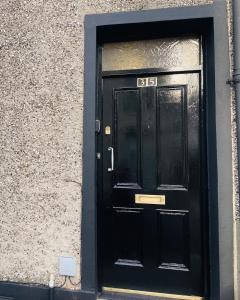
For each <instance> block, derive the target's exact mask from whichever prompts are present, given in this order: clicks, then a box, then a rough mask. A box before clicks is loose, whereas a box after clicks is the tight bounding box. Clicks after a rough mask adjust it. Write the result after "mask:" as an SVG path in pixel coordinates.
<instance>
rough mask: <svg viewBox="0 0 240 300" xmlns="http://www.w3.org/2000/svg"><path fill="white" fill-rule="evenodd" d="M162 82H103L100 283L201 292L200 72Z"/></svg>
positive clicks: (162, 77)
mask: <svg viewBox="0 0 240 300" xmlns="http://www.w3.org/2000/svg"><path fill="white" fill-rule="evenodd" d="M139 77H144V76H142V75H141V76H139ZM156 77H157V86H151V87H137V78H138V76H136V75H131V76H126V77H124V76H118V77H112V78H111V77H109V78H105V79H103V135H102V145H103V149H102V153H103V155H102V158H103V177H102V178H103V182H102V184H103V197H102V201H101V203H100V207H101V214H102V218H101V219H102V220H103V221H102V237H103V238H102V253H103V270H102V274H103V278H102V281H103V285H104V286H110V287H116V288H128V289H138V290H149V291H156V292H163V293H175V294H187V295H202V292H203V280H202V278H203V274H202V272H203V271H202V265H203V258H202V248H203V244H202V240H203V239H202V231H201V223H202V220H201V213H202V212H201V207H202V205H201V202H202V201H203V199H201V197H200V195H201V177H200V126H199V84H200V74H199V73H186V74H169V75H158V76H156ZM106 128H107V129H108V130H107V129H106ZM109 129H110V130H109ZM109 133H110V134H109ZM109 147H112V148H113V151H109ZM112 161H113V162H114V169H113V170H112V171H111V168H110V167H112ZM135 194H144V195H163V196H165V205H160V204H147V203H145V204H138V203H135Z"/></svg>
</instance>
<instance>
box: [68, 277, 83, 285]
mask: <svg viewBox="0 0 240 300" xmlns="http://www.w3.org/2000/svg"><path fill="white" fill-rule="evenodd" d="M68 279H69V281H70V283H71V285H73V286H78V285H79V284H80V283H81V281H79V282H72V279H71V276H68Z"/></svg>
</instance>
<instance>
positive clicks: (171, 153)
mask: <svg viewBox="0 0 240 300" xmlns="http://www.w3.org/2000/svg"><path fill="white" fill-rule="evenodd" d="M186 93H187V86H169V87H167V86H166V87H159V88H158V89H157V160H158V165H157V170H158V187H160V188H170V187H171V186H175V187H182V188H184V187H187V178H188V177H187V126H186V122H187V120H186V118H187V115H186V112H187V111H186V104H187V103H186V102H187V99H186Z"/></svg>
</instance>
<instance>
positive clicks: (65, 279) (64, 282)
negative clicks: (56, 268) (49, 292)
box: [58, 276, 67, 288]
mask: <svg viewBox="0 0 240 300" xmlns="http://www.w3.org/2000/svg"><path fill="white" fill-rule="evenodd" d="M66 282H67V276H64V281H63V283H62V284H61V285H60V286H58V288H62V287H63V286H64V285H65V284H66Z"/></svg>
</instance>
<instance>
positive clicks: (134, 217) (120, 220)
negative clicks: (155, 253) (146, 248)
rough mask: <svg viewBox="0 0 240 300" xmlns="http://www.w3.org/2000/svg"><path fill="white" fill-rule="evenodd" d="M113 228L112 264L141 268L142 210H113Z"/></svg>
mask: <svg viewBox="0 0 240 300" xmlns="http://www.w3.org/2000/svg"><path fill="white" fill-rule="evenodd" d="M113 226H114V229H113V231H114V234H115V237H116V242H115V243H114V256H115V258H114V264H115V265H119V266H132V267H143V261H142V259H143V214H142V210H138V209H127V208H114V213H113Z"/></svg>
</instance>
